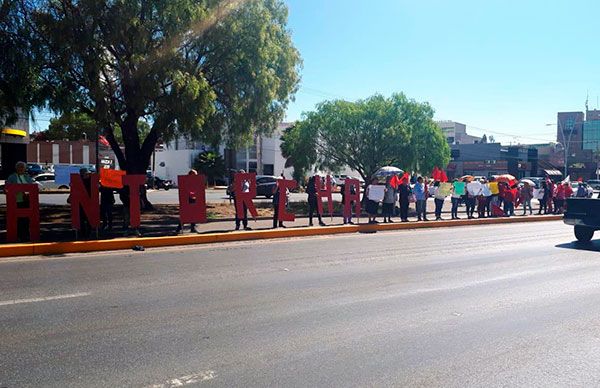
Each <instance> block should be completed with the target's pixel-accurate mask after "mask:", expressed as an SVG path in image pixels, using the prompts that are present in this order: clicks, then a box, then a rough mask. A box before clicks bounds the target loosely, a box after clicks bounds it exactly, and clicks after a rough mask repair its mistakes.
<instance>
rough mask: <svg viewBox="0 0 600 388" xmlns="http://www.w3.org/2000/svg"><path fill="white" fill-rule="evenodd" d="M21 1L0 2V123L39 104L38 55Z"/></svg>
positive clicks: (13, 118) (26, 112)
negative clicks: (31, 40)
mask: <svg viewBox="0 0 600 388" xmlns="http://www.w3.org/2000/svg"><path fill="white" fill-rule="evenodd" d="M23 3H25V2H24V1H17V0H3V1H1V2H0V53H1V55H0V126H4V125H10V124H12V123H14V122H15V121H16V120H17V119H18V118H19V117H18V116H19V115H20V114H21V115H27V114H28V112H29V110H30V109H31V108H32V107H33V106H35V105H41V104H42V100H41V98H40V96H41V95H42V93H41V90H40V83H39V71H40V62H39V56H38V55H37V54H38V53H37V51H36V48H35V47H31V46H30V45H29V39H30V38H31V35H32V30H31V28H30V26H29V25H28V24H27V23H25V22H24V20H25V15H26V10H27V8H26V7H25V6H24V5H23ZM19 110H21V112H20V111H19Z"/></svg>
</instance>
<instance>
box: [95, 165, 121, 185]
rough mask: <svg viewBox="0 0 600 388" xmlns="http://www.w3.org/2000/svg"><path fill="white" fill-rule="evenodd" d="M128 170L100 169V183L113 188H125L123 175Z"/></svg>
mask: <svg viewBox="0 0 600 388" xmlns="http://www.w3.org/2000/svg"><path fill="white" fill-rule="evenodd" d="M125 174H126V172H125V171H122V170H112V169H110V168H101V169H100V184H101V185H102V186H104V187H108V188H111V189H122V188H123V176H125Z"/></svg>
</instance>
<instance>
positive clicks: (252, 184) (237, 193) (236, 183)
mask: <svg viewBox="0 0 600 388" xmlns="http://www.w3.org/2000/svg"><path fill="white" fill-rule="evenodd" d="M245 182H246V183H247V184H248V187H247V189H248V192H245V193H244V183H245ZM233 187H234V199H235V213H236V214H237V218H244V206H246V208H247V209H248V210H249V211H250V214H252V217H254V218H256V217H258V213H257V212H256V208H255V207H254V202H252V199H253V198H254V197H256V174H255V173H241V172H238V173H236V174H235V175H234V176H233Z"/></svg>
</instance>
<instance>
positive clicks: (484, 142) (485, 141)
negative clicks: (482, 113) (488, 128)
mask: <svg viewBox="0 0 600 388" xmlns="http://www.w3.org/2000/svg"><path fill="white" fill-rule="evenodd" d="M487 142H488V138H487V135H486V134H485V133H484V134H483V137H482V138H481V143H482V144H487Z"/></svg>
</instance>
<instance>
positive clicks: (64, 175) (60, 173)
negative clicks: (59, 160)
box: [54, 164, 81, 186]
mask: <svg viewBox="0 0 600 388" xmlns="http://www.w3.org/2000/svg"><path fill="white" fill-rule="evenodd" d="M80 169H81V167H80V166H73V165H70V164H57V165H55V166H54V182H55V183H56V184H57V185H65V186H69V185H70V184H71V174H79V170H80Z"/></svg>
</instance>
